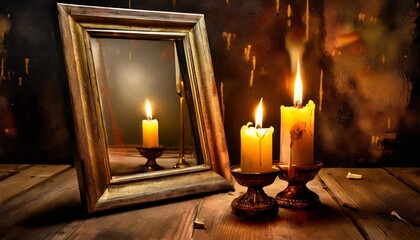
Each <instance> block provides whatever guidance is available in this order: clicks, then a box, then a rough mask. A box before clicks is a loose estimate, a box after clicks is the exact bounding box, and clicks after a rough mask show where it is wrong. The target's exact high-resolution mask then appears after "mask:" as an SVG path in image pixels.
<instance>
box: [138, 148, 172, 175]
mask: <svg viewBox="0 0 420 240" xmlns="http://www.w3.org/2000/svg"><path fill="white" fill-rule="evenodd" d="M137 150H138V151H139V153H140V155H142V156H143V157H145V158H147V162H146V164H144V165H143V166H141V167H140V172H153V171H158V170H163V169H165V168H164V167H162V166H160V165H159V164H157V163H156V158H158V157H160V156H162V153H163V151H164V150H165V147H137Z"/></svg>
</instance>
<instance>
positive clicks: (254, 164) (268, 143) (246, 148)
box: [241, 99, 274, 173]
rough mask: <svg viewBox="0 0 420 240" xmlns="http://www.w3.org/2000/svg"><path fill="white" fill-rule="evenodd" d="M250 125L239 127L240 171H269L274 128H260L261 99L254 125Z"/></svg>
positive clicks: (271, 162) (271, 163)
mask: <svg viewBox="0 0 420 240" xmlns="http://www.w3.org/2000/svg"><path fill="white" fill-rule="evenodd" d="M251 125H252V123H248V124H247V125H244V126H242V128H241V171H242V172H248V173H260V172H269V171H271V168H272V165H273V140H272V136H273V132H274V128H273V127H270V128H262V99H261V101H260V104H259V106H258V109H257V113H256V124H255V125H256V126H255V127H253V126H251Z"/></svg>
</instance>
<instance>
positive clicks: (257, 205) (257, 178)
mask: <svg viewBox="0 0 420 240" xmlns="http://www.w3.org/2000/svg"><path fill="white" fill-rule="evenodd" d="M279 171H280V169H279V168H278V167H277V166H273V167H272V170H271V171H270V172H263V173H244V172H241V168H240V166H239V165H236V166H233V167H231V168H230V172H231V173H232V175H233V177H235V179H236V181H237V182H238V183H239V184H240V185H242V186H245V187H248V190H247V192H246V193H245V194H244V195H241V196H239V197H237V198H235V199H234V200H233V201H232V203H231V207H232V213H233V214H235V215H237V216H273V215H277V213H278V211H279V207H278V205H277V201H276V200H275V199H274V198H272V197H269V196H267V194H266V193H265V192H264V190H263V187H265V186H268V185H270V184H272V183H273V182H274V180H275V179H276V177H277V175H278V173H279Z"/></svg>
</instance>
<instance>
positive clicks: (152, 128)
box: [142, 100, 159, 147]
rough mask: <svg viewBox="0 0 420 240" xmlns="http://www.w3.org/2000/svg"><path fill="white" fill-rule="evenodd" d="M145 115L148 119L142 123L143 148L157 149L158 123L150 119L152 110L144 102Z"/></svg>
mask: <svg viewBox="0 0 420 240" xmlns="http://www.w3.org/2000/svg"><path fill="white" fill-rule="evenodd" d="M146 115H147V118H148V119H145V120H143V121H142V129H143V147H159V123H158V121H157V120H156V119H152V108H151V106H150V103H149V100H147V101H146Z"/></svg>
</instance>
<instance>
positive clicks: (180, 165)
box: [173, 157, 189, 168]
mask: <svg viewBox="0 0 420 240" xmlns="http://www.w3.org/2000/svg"><path fill="white" fill-rule="evenodd" d="M188 166H189V165H188V163H187V162H186V161H185V158H184V157H180V158H179V160H178V162H177V163H176V164H175V165H174V166H173V168H185V167H188Z"/></svg>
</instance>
